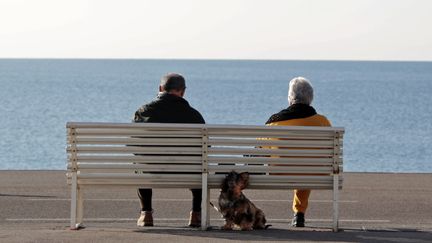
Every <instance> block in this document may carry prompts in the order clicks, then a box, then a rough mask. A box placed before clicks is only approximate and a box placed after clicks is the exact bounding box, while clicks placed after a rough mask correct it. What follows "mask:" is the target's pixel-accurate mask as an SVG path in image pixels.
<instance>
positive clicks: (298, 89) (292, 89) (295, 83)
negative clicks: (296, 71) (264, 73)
mask: <svg viewBox="0 0 432 243" xmlns="http://www.w3.org/2000/svg"><path fill="white" fill-rule="evenodd" d="M312 100H313V88H312V84H311V83H310V82H309V80H307V79H306V78H303V77H296V78H293V79H291V81H290V82H289V90H288V104H289V105H294V104H305V105H310V104H311V103H312Z"/></svg>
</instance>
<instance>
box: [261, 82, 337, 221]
mask: <svg viewBox="0 0 432 243" xmlns="http://www.w3.org/2000/svg"><path fill="white" fill-rule="evenodd" d="M312 100H313V88H312V85H311V83H310V82H309V80H307V79H305V78H303V77H297V78H294V79H292V80H291V81H290V83H289V90H288V104H289V107H288V108H286V109H284V110H281V111H280V112H278V113H276V114H273V115H272V116H271V117H270V118H269V119H268V121H267V122H266V125H268V126H331V124H330V122H329V120H327V118H326V117H325V116H322V115H319V114H317V112H316V111H315V109H314V108H313V107H312V106H311V103H312ZM310 192H311V191H310V190H294V199H293V206H292V209H293V211H294V218H293V220H292V225H293V226H295V227H304V222H305V218H304V215H305V213H306V209H307V206H308V200H309V195H310Z"/></svg>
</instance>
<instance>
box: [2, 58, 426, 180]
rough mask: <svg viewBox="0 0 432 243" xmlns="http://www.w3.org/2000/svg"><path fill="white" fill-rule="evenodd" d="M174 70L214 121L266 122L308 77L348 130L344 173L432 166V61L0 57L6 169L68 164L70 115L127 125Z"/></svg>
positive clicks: (318, 104) (322, 103) (322, 108)
mask: <svg viewBox="0 0 432 243" xmlns="http://www.w3.org/2000/svg"><path fill="white" fill-rule="evenodd" d="M169 71H175V72H180V73H182V74H184V75H185V77H186V79H187V86H188V89H187V92H186V99H187V100H189V102H190V103H191V105H192V106H194V107H195V108H197V109H198V110H199V111H201V113H202V114H203V116H204V118H205V119H206V121H207V122H208V123H217V124H253V125H255V124H264V123H265V121H266V120H267V118H268V117H269V116H270V115H271V114H273V113H275V112H277V111H279V110H281V109H283V108H285V107H286V106H287V100H286V96H287V88H288V81H289V80H290V79H291V78H292V77H294V76H305V77H307V78H309V79H310V80H311V81H312V83H313V85H314V88H315V100H314V103H313V105H314V107H315V108H316V109H317V111H318V112H319V113H321V114H324V115H326V116H327V117H328V118H329V119H330V120H331V121H332V123H333V125H334V126H343V127H345V129H346V136H345V142H344V146H345V147H344V156H345V157H344V158H345V170H346V171H383V172H405V171H408V172H432V150H431V149H430V146H431V145H432V122H431V121H432V95H431V93H432V62H330V61H203V60H194V61H185V60H173V61H170V60H8V59H3V60H1V59H0V84H1V88H0V111H1V116H0V134H1V135H0V138H1V139H0V155H1V156H0V169H65V163H66V154H65V141H66V138H65V133H66V131H65V124H66V122H67V121H102V122H130V121H131V117H132V114H133V113H134V112H135V110H136V109H137V108H138V107H139V106H140V105H142V104H143V103H145V102H148V101H150V100H152V99H153V98H154V97H155V95H156V92H157V88H158V80H159V79H160V76H161V75H162V74H164V73H166V72H169Z"/></svg>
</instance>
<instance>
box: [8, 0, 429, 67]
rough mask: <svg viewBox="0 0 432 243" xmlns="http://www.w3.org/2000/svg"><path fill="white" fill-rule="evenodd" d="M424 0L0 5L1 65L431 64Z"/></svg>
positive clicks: (17, 1)
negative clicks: (111, 61) (11, 61)
mask: <svg viewBox="0 0 432 243" xmlns="http://www.w3.org/2000/svg"><path fill="white" fill-rule="evenodd" d="M431 13H432V1H430V0H298V1H297V0H296V1H290V0H261V1H258V0H256V1H255V0H218V1H214V0H213V1H210V0H155V1H146V0H117V1H114V0H37V1H35V0H0V58H163V59H165V58H168V59H171V58H174V59H283V60H285V59H288V60H401V61H403V60H417V61H432V14H431Z"/></svg>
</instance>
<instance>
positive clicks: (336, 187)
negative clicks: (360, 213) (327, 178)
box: [333, 174, 339, 232]
mask: <svg viewBox="0 0 432 243" xmlns="http://www.w3.org/2000/svg"><path fill="white" fill-rule="evenodd" d="M338 202H339V175H338V174H335V175H333V232H338V230H339V205H338Z"/></svg>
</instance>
